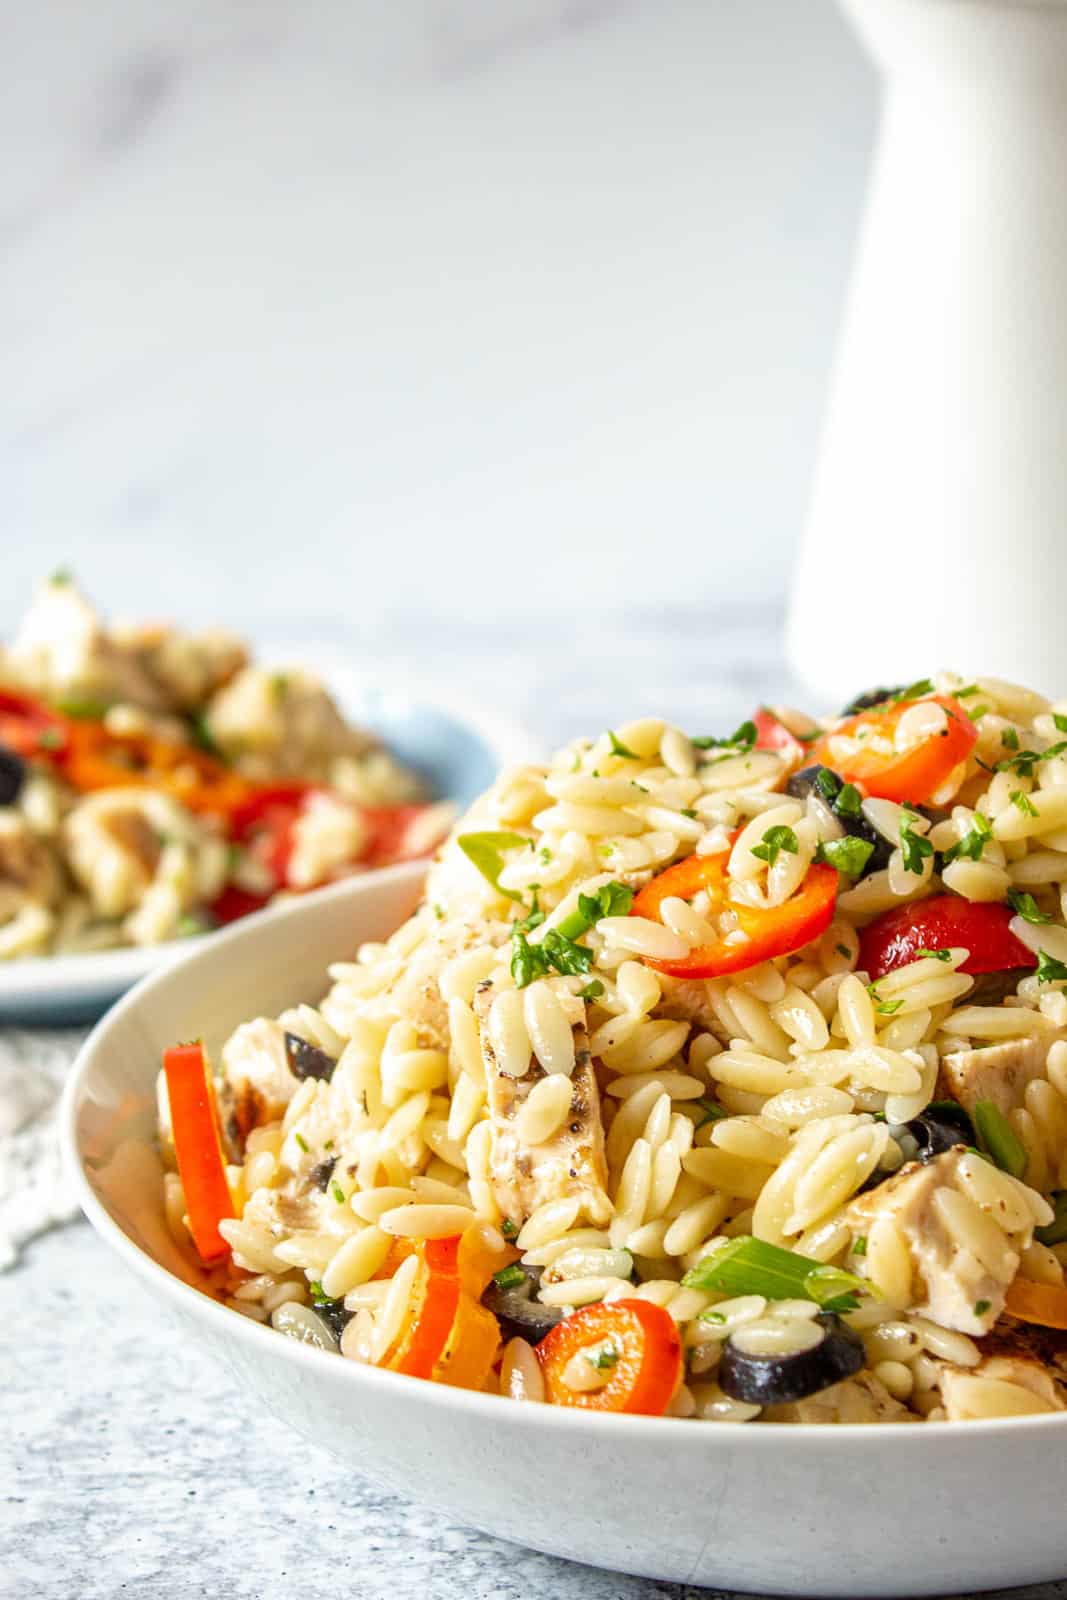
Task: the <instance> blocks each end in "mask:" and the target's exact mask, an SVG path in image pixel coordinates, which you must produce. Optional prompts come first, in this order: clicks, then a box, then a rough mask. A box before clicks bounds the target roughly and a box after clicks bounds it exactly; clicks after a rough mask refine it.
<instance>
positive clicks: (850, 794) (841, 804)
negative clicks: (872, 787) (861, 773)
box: [834, 783, 863, 817]
mask: <svg viewBox="0 0 1067 1600" xmlns="http://www.w3.org/2000/svg"><path fill="white" fill-rule="evenodd" d="M834 810H835V811H836V812H837V815H838V816H839V817H860V816H862V815H863V799H862V797H861V795H860V792H859V790H858V789H857V788H856V785H855V784H854V783H846V784H845V785H844V786H843V787H842V789H841V793H840V794H839V795H838V796H837V799H836V800H835V801H834Z"/></svg>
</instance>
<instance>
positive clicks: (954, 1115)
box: [904, 1100, 977, 1166]
mask: <svg viewBox="0 0 1067 1600" xmlns="http://www.w3.org/2000/svg"><path fill="white" fill-rule="evenodd" d="M904 1126H905V1127H906V1128H907V1130H908V1132H909V1133H910V1134H911V1136H912V1138H913V1139H914V1140H915V1143H916V1144H917V1145H918V1147H919V1160H920V1161H921V1162H922V1163H923V1165H924V1166H925V1165H926V1163H927V1162H928V1161H933V1159H934V1157H935V1156H940V1155H944V1153H945V1151H946V1150H954V1149H955V1148H956V1147H957V1146H958V1145H961V1144H964V1145H974V1144H976V1143H977V1139H976V1136H975V1131H974V1128H973V1127H972V1125H971V1119H970V1117H969V1116H968V1115H967V1113H966V1111H964V1109H963V1107H962V1106H958V1105H957V1104H956V1103H955V1101H953V1100H937V1101H934V1102H933V1103H932V1104H931V1105H928V1106H927V1108H926V1110H925V1111H923V1112H920V1114H919V1115H918V1116H917V1117H913V1118H912V1120H911V1121H910V1122H907V1123H905V1124H904Z"/></svg>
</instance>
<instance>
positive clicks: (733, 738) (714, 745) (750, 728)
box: [690, 722, 759, 751]
mask: <svg viewBox="0 0 1067 1600" xmlns="http://www.w3.org/2000/svg"><path fill="white" fill-rule="evenodd" d="M758 738H759V733H758V731H757V728H756V724H755V723H754V722H742V724H741V726H740V727H739V728H735V729H734V731H733V733H731V734H730V735H729V737H728V738H726V739H712V738H710V737H708V736H706V735H705V736H703V737H699V738H696V739H691V740H690V743H691V744H692V745H693V746H695V748H696V749H697V750H723V749H729V750H731V751H733V750H735V749H740V750H751V749H753V747H754V746H755V743H756V740H757V739H758Z"/></svg>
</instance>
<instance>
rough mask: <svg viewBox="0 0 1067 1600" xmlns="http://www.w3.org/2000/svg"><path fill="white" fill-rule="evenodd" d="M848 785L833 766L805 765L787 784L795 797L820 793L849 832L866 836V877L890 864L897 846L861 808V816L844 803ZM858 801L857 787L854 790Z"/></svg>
mask: <svg viewBox="0 0 1067 1600" xmlns="http://www.w3.org/2000/svg"><path fill="white" fill-rule="evenodd" d="M844 788H845V782H844V779H843V778H840V777H839V776H838V774H837V773H836V772H834V771H833V769H832V768H831V767H802V768H801V770H800V771H799V772H794V773H793V775H792V777H791V778H790V779H789V781H788V783H787V784H786V786H785V792H786V794H790V795H792V796H793V798H794V799H795V800H806V799H807V798H808V796H809V794H811V793H813V792H814V793H815V794H817V795H818V797H819V799H820V800H821V801H822V802H823V804H824V805H825V806H826V807H827V809H828V810H830V811H832V812H833V814H834V816H835V817H836V818H837V820H838V822H839V823H840V824H841V826H842V828H844V830H845V832H846V833H847V834H849V835H850V837H851V838H853V839H862V840H863V841H864V843H865V844H869V845H870V846H871V853H870V855H869V856H868V858H867V862H866V865H865V866H864V869H863V871H862V873H861V874H860V876H861V877H863V878H865V877H866V876H867V874H868V873H870V872H880V871H881V870H882V868H883V867H887V866H888V865H889V858H890V856H891V855H892V854H893V846H892V844H891V843H890V841H889V840H888V839H886V838H885V837H884V836H883V835H882V834H880V833H879V832H878V829H877V828H875V827H873V826H872V825H871V823H869V822H868V821H867V818H866V817H865V816H864V815H863V813H862V812H861V813H860V814H859V815H858V816H857V815H856V814H855V812H854V811H853V810H852V809H851V807H840V805H839V802H840V796H841V791H842V789H844ZM852 799H853V802H854V801H855V790H853V791H852Z"/></svg>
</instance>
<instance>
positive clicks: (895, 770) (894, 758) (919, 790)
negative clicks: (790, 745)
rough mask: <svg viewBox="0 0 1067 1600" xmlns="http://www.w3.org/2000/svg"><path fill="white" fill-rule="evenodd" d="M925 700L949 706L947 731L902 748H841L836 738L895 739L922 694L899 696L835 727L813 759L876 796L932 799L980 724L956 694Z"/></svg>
mask: <svg viewBox="0 0 1067 1600" xmlns="http://www.w3.org/2000/svg"><path fill="white" fill-rule="evenodd" d="M921 703H922V704H923V705H927V704H933V705H939V706H940V707H941V708H942V710H943V711H944V712H945V728H944V732H943V733H936V734H933V735H932V736H931V737H930V738H928V739H924V740H923V741H922V743H921V744H917V745H915V746H913V747H912V749H910V750H905V751H902V752H899V753H898V752H896V751H895V750H894V751H893V752H892V753H890V752H888V751H885V750H878V749H867V750H865V749H863V748H860V749H858V750H856V751H853V752H852V753H850V754H848V755H841V754H839V753H838V751H839V746H838V745H837V743H836V741H837V740H838V739H842V738H849V739H861V740H862V739H863V738H865V737H866V738H868V739H871V738H877V739H879V740H888V741H889V742H890V743H892V741H893V738H894V735H895V733H896V729H897V724H898V723H899V722H900V719H901V717H902V716H903V715H904V713H905V711H908V710H910V708H911V707H912V706H914V705H918V704H920V702H919V701H918V700H898V701H895V702H890V703H888V704H886V705H884V706H872V707H871V709H870V710H868V711H861V712H860V713H859V715H858V716H855V717H850V718H849V719H848V720H847V721H846V722H843V723H842V724H841V725H840V727H838V728H834V729H833V731H832V732H831V733H828V734H827V735H826V737H825V738H824V739H822V740H820V741H819V743H818V744H817V745H816V747H815V749H814V750H813V751H812V754H811V760H812V762H813V763H814V762H818V763H819V764H820V765H822V766H825V767H830V768H831V769H832V770H833V771H834V772H836V773H837V774H838V775H839V776H840V777H842V778H844V779H845V780H846V782H848V783H855V784H858V785H859V786H860V787H861V788H862V789H863V790H864V791H865V793H867V794H868V795H870V796H872V797H873V798H875V799H879V800H896V801H898V802H899V803H903V802H905V801H908V800H910V801H911V802H912V803H913V804H915V805H919V804H921V803H922V802H923V801H924V800H929V798H930V796H931V795H932V794H934V793H935V791H936V790H937V789H939V788H940V787H941V785H942V784H943V783H944V781H945V779H946V778H947V777H948V776H949V774H950V773H951V772H952V770H953V768H954V767H958V766H959V764H960V762H961V761H965V760H966V759H967V757H968V756H969V755H970V753H971V751H972V750H973V749H974V746H975V743H976V742H977V739H978V729H977V728H976V727H975V725H974V723H973V722H972V721H971V719H970V717H969V716H968V715H967V712H966V710H965V709H964V707H963V706H962V705H961V704H960V702H959V701H958V700H956V699H954V698H953V696H952V695H945V694H935V695H928V696H926V697H925V698H924V699H923V700H922V702H921Z"/></svg>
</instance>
